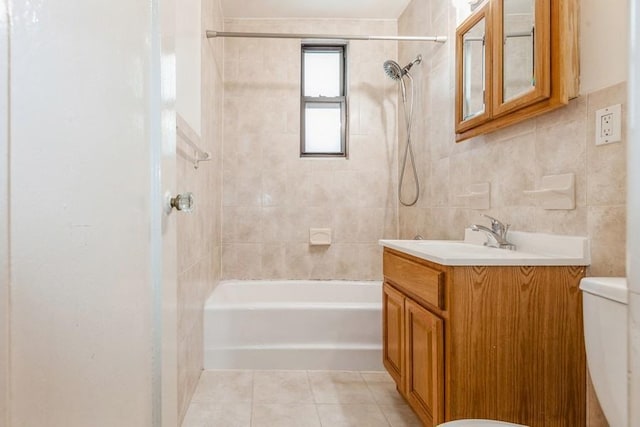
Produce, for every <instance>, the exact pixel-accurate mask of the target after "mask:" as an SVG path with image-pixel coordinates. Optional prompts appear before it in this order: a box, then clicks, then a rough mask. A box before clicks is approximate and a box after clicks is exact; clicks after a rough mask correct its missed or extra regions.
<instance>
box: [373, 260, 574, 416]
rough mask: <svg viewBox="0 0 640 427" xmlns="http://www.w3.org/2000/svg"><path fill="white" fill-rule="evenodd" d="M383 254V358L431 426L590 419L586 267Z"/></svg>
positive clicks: (405, 393) (398, 385) (414, 405)
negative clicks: (451, 262) (583, 289)
mask: <svg viewBox="0 0 640 427" xmlns="http://www.w3.org/2000/svg"><path fill="white" fill-rule="evenodd" d="M383 257H384V259H383V269H384V284H383V362H384V366H385V368H386V369H387V371H388V372H389V374H390V375H391V376H392V377H393V379H394V381H395V382H396V385H397V389H398V391H399V393H400V394H401V395H402V396H403V397H404V398H405V399H406V400H407V402H408V403H409V405H410V406H411V407H412V408H413V410H414V411H415V412H416V414H417V415H418V416H419V418H420V419H421V421H422V423H423V424H424V425H425V426H436V425H438V424H440V423H442V422H445V421H452V420H457V419H464V418H487V419H494V420H501V421H508V422H513V423H519V424H523V425H527V426H529V427H543V426H566V427H584V426H585V425H586V360H585V351H584V342H583V329H582V300H581V294H580V292H579V288H578V286H579V282H580V279H581V278H582V277H584V270H585V267H582V266H575V267H574V266H558V267H548V266H537V267H531V266H518V267H516V266H445V265H440V264H437V263H433V262H430V261H426V260H423V259H420V258H417V257H414V256H412V255H408V254H405V253H403V252H399V251H396V250H393V249H390V248H385V250H384V255H383Z"/></svg>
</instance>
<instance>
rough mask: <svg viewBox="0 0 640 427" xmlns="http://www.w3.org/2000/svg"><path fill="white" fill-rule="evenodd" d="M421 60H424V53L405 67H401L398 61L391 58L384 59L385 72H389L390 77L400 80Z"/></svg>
mask: <svg viewBox="0 0 640 427" xmlns="http://www.w3.org/2000/svg"><path fill="white" fill-rule="evenodd" d="M421 62H422V55H418V56H417V57H416V59H414V60H413V61H411V62H410V63H408V64H407V65H405V66H404V68H401V67H400V65H399V64H398V63H397V62H396V61H393V60H391V59H389V60H387V61H384V65H383V67H384V72H385V73H386V74H387V76H389V78H391V79H392V80H396V81H398V80H400V79H402V77H403V76H404V75H406V74H407V73H408V72H409V70H410V69H411V67H413V66H414V65H415V64H419V63H421Z"/></svg>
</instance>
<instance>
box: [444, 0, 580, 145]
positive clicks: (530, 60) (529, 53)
mask: <svg viewBox="0 0 640 427" xmlns="http://www.w3.org/2000/svg"><path fill="white" fill-rule="evenodd" d="M472 7H474V8H475V9H474V10H473V12H472V14H471V15H470V16H469V17H468V18H467V19H466V20H465V21H464V22H462V23H461V24H460V26H459V27H458V29H457V31H456V116H455V117H456V127H455V130H456V140H457V141H463V140H465V139H468V138H471V137H474V136H477V135H481V134H485V133H489V132H493V131H495V130H498V129H501V128H504V127H506V126H510V125H512V124H515V123H518V122H521V121H523V120H526V119H529V118H532V117H535V116H537V115H540V114H543V113H546V112H548V111H551V110H554V109H557V108H560V107H562V106H564V105H566V104H567V103H568V102H569V99H571V98H574V97H576V96H578V92H579V57H578V34H577V31H576V29H577V28H578V5H577V0H485V1H484V2H482V3H479V4H477V5H476V6H472Z"/></svg>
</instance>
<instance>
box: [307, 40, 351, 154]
mask: <svg viewBox="0 0 640 427" xmlns="http://www.w3.org/2000/svg"><path fill="white" fill-rule="evenodd" d="M313 51H319V52H333V51H335V52H341V55H340V94H341V95H340V96H305V93H304V89H305V73H304V71H305V61H304V59H305V53H306V52H313ZM300 52H301V55H300V57H301V58H300V65H301V67H300V157H344V158H348V157H349V156H348V144H347V135H348V118H349V112H348V101H347V100H348V98H347V88H348V84H347V43H346V42H333V43H327V42H303V43H302V46H301V49H300ZM307 104H340V152H335V153H330V152H306V151H305V146H306V144H305V136H306V126H305V123H306V115H305V111H306V107H307Z"/></svg>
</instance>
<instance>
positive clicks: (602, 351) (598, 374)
mask: <svg viewBox="0 0 640 427" xmlns="http://www.w3.org/2000/svg"><path fill="white" fill-rule="evenodd" d="M580 289H581V290H582V295H583V298H582V300H583V311H584V340H585V347H586V349H587V366H588V367H589V374H591V381H592V382H593V388H594V389H595V391H596V395H597V396H598V400H599V401H600V406H602V410H603V412H604V415H605V417H606V418H607V421H608V422H609V425H610V426H627V425H629V424H628V388H627V358H628V356H627V339H628V338H627V331H628V325H627V304H628V298H629V297H628V288H627V280H626V279H625V278H623V277H589V278H585V279H582V281H581V282H580Z"/></svg>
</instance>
